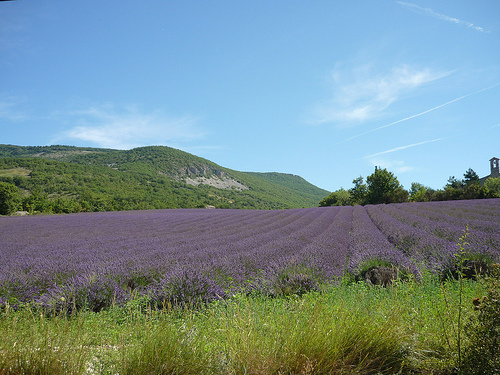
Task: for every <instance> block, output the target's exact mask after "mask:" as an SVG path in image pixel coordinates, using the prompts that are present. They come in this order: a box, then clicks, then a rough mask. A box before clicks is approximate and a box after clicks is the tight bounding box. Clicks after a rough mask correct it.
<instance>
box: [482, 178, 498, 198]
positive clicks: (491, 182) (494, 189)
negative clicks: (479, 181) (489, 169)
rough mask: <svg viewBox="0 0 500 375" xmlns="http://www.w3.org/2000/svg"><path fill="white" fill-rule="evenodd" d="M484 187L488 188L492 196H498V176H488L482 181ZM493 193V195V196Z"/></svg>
mask: <svg viewBox="0 0 500 375" xmlns="http://www.w3.org/2000/svg"><path fill="white" fill-rule="evenodd" d="M484 187H485V188H486V189H488V191H489V192H490V195H492V198H498V197H500V177H496V178H493V177H490V178H488V179H487V180H486V181H485V182H484ZM493 195H494V196H493Z"/></svg>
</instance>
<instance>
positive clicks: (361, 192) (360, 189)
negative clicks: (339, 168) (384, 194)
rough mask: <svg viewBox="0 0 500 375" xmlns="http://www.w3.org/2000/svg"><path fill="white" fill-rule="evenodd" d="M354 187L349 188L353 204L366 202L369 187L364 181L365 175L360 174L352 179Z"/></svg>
mask: <svg viewBox="0 0 500 375" xmlns="http://www.w3.org/2000/svg"><path fill="white" fill-rule="evenodd" d="M352 183H353V184H354V187H353V188H352V189H350V190H349V193H351V203H352V204H361V205H363V204H365V201H366V193H367V192H368V188H367V187H366V184H365V183H364V181H363V177H361V176H359V177H358V178H355V179H354V180H352Z"/></svg>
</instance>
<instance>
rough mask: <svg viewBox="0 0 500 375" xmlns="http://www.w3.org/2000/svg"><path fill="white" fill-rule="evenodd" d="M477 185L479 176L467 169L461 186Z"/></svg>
mask: <svg viewBox="0 0 500 375" xmlns="http://www.w3.org/2000/svg"><path fill="white" fill-rule="evenodd" d="M477 183H479V176H478V175H477V173H476V172H474V170H473V169H472V168H469V169H467V171H466V172H465V173H464V179H463V184H464V185H470V184H477Z"/></svg>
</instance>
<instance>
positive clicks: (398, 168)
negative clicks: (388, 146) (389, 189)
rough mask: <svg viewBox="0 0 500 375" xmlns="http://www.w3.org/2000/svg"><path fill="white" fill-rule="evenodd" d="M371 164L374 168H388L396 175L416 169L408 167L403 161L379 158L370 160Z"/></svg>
mask: <svg viewBox="0 0 500 375" xmlns="http://www.w3.org/2000/svg"><path fill="white" fill-rule="evenodd" d="M370 164H371V165H372V166H377V167H381V168H386V169H388V170H390V171H391V172H395V173H406V172H410V171H412V170H414V169H415V168H414V167H412V166H410V165H406V163H405V162H404V161H403V160H389V159H384V158H378V157H377V158H372V159H370Z"/></svg>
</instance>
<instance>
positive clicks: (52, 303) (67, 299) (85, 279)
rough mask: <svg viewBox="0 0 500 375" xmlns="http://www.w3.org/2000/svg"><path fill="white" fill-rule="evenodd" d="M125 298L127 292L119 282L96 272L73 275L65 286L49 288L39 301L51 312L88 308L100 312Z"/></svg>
mask: <svg viewBox="0 0 500 375" xmlns="http://www.w3.org/2000/svg"><path fill="white" fill-rule="evenodd" d="M125 299H126V298H125V292H124V291H123V289H122V288H121V287H120V285H119V284H118V283H116V282H114V281H113V280H112V279H110V278H108V277H106V276H101V275H99V276H98V275H95V274H94V275H90V276H77V277H73V278H72V279H70V280H69V282H68V283H67V284H65V285H64V286H55V287H54V288H52V289H49V291H48V292H47V293H45V294H44V295H42V296H41V297H40V298H39V299H38V300H37V303H38V304H39V306H41V307H42V308H43V309H44V310H45V311H46V312H49V313H52V312H54V313H60V312H68V313H72V312H75V311H78V310H87V309H88V310H90V311H94V312H99V311H101V310H103V309H107V308H109V307H111V306H112V305H113V304H114V303H115V302H118V303H122V302H124V301H125Z"/></svg>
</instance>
